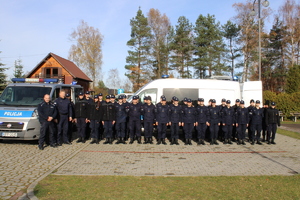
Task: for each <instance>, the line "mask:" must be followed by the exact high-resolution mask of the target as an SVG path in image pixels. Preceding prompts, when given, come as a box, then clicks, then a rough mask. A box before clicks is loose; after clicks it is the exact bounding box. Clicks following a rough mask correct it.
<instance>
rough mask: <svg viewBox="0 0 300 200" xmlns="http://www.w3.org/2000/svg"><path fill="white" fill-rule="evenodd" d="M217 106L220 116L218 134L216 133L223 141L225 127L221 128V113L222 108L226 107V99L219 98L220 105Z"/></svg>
mask: <svg viewBox="0 0 300 200" xmlns="http://www.w3.org/2000/svg"><path fill="white" fill-rule="evenodd" d="M218 107H219V108H220V111H219V112H220V117H221V123H220V126H219V135H218V138H219V140H220V141H224V136H225V132H224V130H225V129H223V122H222V120H223V118H222V115H223V109H224V108H226V99H225V98H223V99H222V100H221V105H220V106H218Z"/></svg>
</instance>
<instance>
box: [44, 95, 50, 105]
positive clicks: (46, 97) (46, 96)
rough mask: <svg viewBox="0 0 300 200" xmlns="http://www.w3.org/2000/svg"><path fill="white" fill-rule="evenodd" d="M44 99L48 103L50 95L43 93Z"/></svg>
mask: <svg viewBox="0 0 300 200" xmlns="http://www.w3.org/2000/svg"><path fill="white" fill-rule="evenodd" d="M44 101H45V102H46V103H49V102H50V96H49V95H45V96H44Z"/></svg>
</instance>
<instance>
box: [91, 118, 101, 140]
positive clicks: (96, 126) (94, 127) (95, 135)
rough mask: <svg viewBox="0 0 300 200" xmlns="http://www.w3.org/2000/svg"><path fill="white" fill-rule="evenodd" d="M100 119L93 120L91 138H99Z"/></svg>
mask: <svg viewBox="0 0 300 200" xmlns="http://www.w3.org/2000/svg"><path fill="white" fill-rule="evenodd" d="M99 126H100V122H99V120H91V122H90V128H91V138H94V139H99Z"/></svg>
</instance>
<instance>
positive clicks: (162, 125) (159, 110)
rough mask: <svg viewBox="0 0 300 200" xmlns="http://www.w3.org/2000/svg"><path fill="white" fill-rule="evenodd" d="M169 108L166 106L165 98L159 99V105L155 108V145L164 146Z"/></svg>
mask: <svg viewBox="0 0 300 200" xmlns="http://www.w3.org/2000/svg"><path fill="white" fill-rule="evenodd" d="M169 114H170V108H169V106H168V105H167V99H166V97H163V98H162V99H161V105H160V106H158V107H156V112H155V116H156V126H157V144H158V145H159V144H161V143H162V144H164V145H166V144H167V143H166V141H165V138H166V133H167V126H168V125H169V121H170V120H169Z"/></svg>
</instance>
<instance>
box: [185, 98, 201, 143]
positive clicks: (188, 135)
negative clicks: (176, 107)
mask: <svg viewBox="0 0 300 200" xmlns="http://www.w3.org/2000/svg"><path fill="white" fill-rule="evenodd" d="M196 115H197V111H196V108H195V107H193V106H192V100H191V99H187V106H184V107H183V108H182V126H183V130H184V135H185V145H192V133H193V129H194V127H195V126H196Z"/></svg>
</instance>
